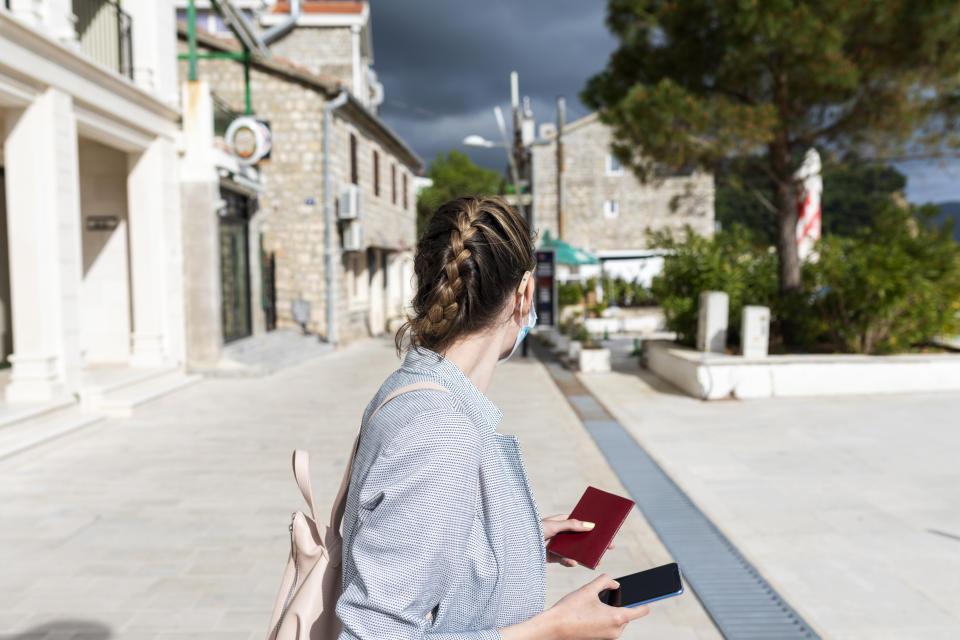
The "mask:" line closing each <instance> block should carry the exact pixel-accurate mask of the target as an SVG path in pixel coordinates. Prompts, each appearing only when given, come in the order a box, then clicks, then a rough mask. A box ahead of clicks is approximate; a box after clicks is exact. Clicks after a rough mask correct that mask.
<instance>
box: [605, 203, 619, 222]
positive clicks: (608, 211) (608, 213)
mask: <svg viewBox="0 0 960 640" xmlns="http://www.w3.org/2000/svg"><path fill="white" fill-rule="evenodd" d="M619 215H620V203H619V202H617V201H616V200H604V201H603V217H604V218H616V217H619Z"/></svg>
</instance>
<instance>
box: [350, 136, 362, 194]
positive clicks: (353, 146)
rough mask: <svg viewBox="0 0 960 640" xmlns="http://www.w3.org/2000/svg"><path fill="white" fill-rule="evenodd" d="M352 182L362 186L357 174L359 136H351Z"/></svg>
mask: <svg viewBox="0 0 960 640" xmlns="http://www.w3.org/2000/svg"><path fill="white" fill-rule="evenodd" d="M350 182H352V183H353V184H360V178H359V175H358V172H357V136H355V135H353V134H352V133H351V134H350Z"/></svg>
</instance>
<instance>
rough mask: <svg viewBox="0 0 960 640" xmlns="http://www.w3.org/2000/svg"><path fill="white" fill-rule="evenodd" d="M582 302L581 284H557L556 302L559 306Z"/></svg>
mask: <svg viewBox="0 0 960 640" xmlns="http://www.w3.org/2000/svg"><path fill="white" fill-rule="evenodd" d="M581 302H583V285H581V284H580V283H579V282H564V283H560V284H558V285H557V304H558V305H559V306H561V307H569V306H571V305H575V304H580V303H581Z"/></svg>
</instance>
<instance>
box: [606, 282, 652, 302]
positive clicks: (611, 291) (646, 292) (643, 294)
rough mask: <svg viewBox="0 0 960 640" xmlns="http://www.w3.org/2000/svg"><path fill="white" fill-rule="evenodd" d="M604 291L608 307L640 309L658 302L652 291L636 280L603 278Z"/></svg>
mask: <svg viewBox="0 0 960 640" xmlns="http://www.w3.org/2000/svg"><path fill="white" fill-rule="evenodd" d="M600 286H601V288H602V289H603V299H604V300H606V301H607V305H608V306H611V305H616V306H618V307H640V306H650V305H655V304H656V300H655V298H654V297H653V293H652V292H651V291H650V289H647V288H646V287H644V286H643V284H642V283H640V282H638V281H637V279H636V278H634V279H633V280H632V281H627V280H626V279H624V278H622V277H620V276H617V277H616V278H611V277H610V276H603V280H602V282H601V285H600Z"/></svg>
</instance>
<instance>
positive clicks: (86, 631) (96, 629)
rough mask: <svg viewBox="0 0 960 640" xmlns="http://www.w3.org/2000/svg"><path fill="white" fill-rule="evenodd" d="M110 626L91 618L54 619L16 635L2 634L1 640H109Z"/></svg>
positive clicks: (110, 635) (111, 634)
mask: <svg viewBox="0 0 960 640" xmlns="http://www.w3.org/2000/svg"><path fill="white" fill-rule="evenodd" d="M112 636H113V632H112V631H111V630H110V627H108V626H106V625H104V624H103V623H100V622H93V621H90V620H52V621H50V622H44V623H43V624H41V625H39V626H36V627H33V628H32V629H27V630H26V631H24V632H23V633H18V634H16V635H12V636H9V635H0V640H107V638H110V637H112Z"/></svg>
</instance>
